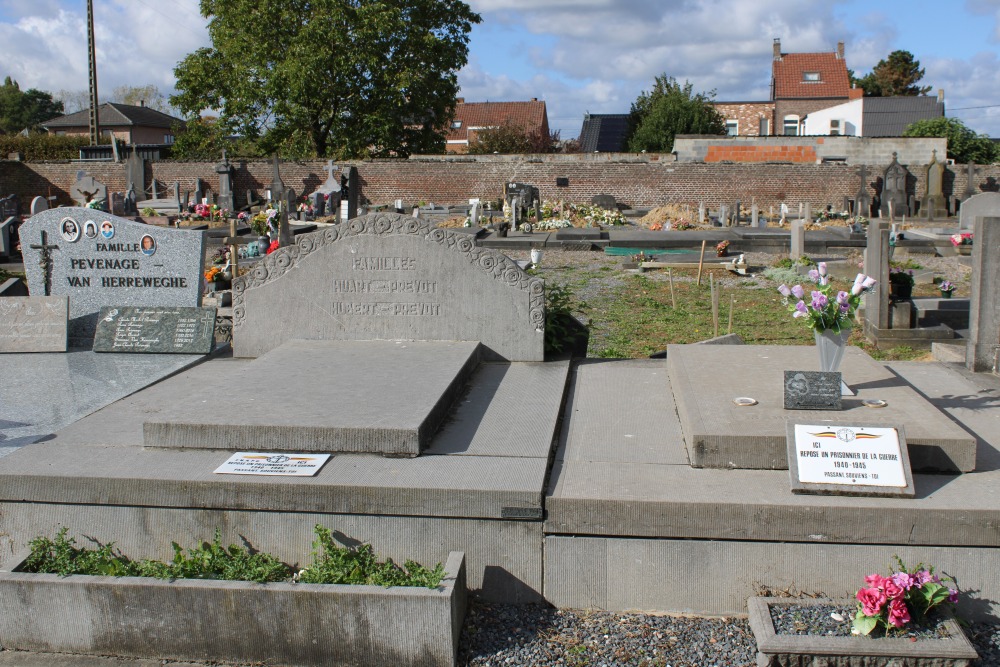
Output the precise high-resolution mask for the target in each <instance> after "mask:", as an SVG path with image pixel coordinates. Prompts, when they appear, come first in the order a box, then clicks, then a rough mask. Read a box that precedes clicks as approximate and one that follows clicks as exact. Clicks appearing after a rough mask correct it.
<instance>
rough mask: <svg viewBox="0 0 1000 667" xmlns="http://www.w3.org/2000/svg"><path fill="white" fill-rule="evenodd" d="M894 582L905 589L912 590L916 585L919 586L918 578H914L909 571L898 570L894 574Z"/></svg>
mask: <svg viewBox="0 0 1000 667" xmlns="http://www.w3.org/2000/svg"><path fill="white" fill-rule="evenodd" d="M892 580H893V582H894V583H895V584H896V585H897V586H899V587H900V588H902V589H903V590H905V591H908V590H910V589H911V588H913V587H914V586H917V585H918V584H917V580H916V579H914V578H913V577H912V576H911V575H910V573H909V572H897V573H896V574H894V575H892Z"/></svg>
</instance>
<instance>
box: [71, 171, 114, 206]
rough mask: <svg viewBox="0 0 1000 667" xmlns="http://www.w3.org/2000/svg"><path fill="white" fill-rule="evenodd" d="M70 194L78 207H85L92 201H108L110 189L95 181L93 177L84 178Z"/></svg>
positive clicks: (74, 186)
mask: <svg viewBox="0 0 1000 667" xmlns="http://www.w3.org/2000/svg"><path fill="white" fill-rule="evenodd" d="M69 194H70V196H71V197H72V198H73V201H74V202H76V204H77V205H78V206H85V205H86V204H87V203H88V202H92V201H101V200H104V201H105V202H107V201H108V187H107V186H106V185H104V183H101V182H99V181H96V180H94V177H93V176H83V177H82V178H80V179H79V180H77V182H76V183H74V184H73V187H72V188H71V189H70V192H69Z"/></svg>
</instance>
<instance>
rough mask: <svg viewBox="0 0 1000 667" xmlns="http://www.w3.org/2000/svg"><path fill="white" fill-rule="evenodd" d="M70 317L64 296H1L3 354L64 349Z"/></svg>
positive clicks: (0, 319)
mask: <svg viewBox="0 0 1000 667" xmlns="http://www.w3.org/2000/svg"><path fill="white" fill-rule="evenodd" d="M68 318H69V301H68V299H67V298H66V297H64V296H41V297H6V298H0V353H4V352H65V351H66V342H67V338H66V326H67V323H68V321H69V319H68Z"/></svg>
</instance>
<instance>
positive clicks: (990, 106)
mask: <svg viewBox="0 0 1000 667" xmlns="http://www.w3.org/2000/svg"><path fill="white" fill-rule="evenodd" d="M997 107H1000V104H986V105H983V106H981V107H958V108H957V109H948V111H967V110H969V109H995V108H997Z"/></svg>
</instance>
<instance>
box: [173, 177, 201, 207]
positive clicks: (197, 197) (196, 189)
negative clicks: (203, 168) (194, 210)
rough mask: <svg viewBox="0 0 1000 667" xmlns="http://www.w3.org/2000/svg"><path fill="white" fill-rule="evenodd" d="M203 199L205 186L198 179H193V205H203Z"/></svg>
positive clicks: (178, 194) (178, 193)
mask: <svg viewBox="0 0 1000 667" xmlns="http://www.w3.org/2000/svg"><path fill="white" fill-rule="evenodd" d="M177 196H178V198H180V191H179V190H178V192H177ZM204 198H205V184H204V183H202V182H201V179H200V178H196V179H194V203H195V205H197V204H204V203H205V202H203V201H202V200H203V199H204Z"/></svg>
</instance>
